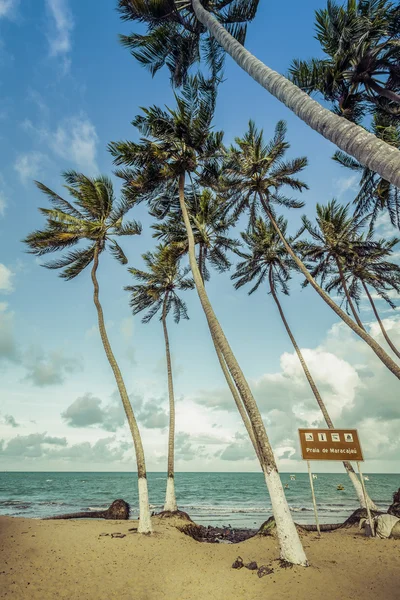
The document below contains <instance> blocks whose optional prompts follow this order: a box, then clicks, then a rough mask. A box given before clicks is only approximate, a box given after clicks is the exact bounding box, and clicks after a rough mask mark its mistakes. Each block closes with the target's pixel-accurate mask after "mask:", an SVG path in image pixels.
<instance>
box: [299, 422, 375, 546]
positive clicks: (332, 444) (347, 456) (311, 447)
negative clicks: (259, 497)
mask: <svg viewBox="0 0 400 600" xmlns="http://www.w3.org/2000/svg"><path fill="white" fill-rule="evenodd" d="M299 436H300V447H301V455H302V457H303V460H306V461H307V464H308V474H309V476H310V486H311V493H312V498H313V504H314V513H315V520H316V523H317V529H318V533H320V527H319V522H318V512H317V503H316V500H315V493H314V484H313V481H312V475H311V467H310V460H340V461H344V460H347V461H350V460H354V461H356V462H357V465H358V471H359V473H360V479H361V486H362V489H363V494H364V500H365V506H366V509H367V515H368V521H369V524H370V527H371V534H372V535H373V536H374V535H375V532H374V525H373V521H372V516H371V512H370V510H369V507H368V502H367V493H366V491H365V483H364V478H363V476H362V473H361V469H360V461H363V460H364V457H363V453H362V450H361V445H360V440H359V439H358V433H357V430H356V429H299Z"/></svg>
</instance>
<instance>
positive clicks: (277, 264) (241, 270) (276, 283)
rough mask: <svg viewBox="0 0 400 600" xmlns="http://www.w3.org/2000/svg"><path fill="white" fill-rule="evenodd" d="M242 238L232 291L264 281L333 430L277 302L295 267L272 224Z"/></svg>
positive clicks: (356, 481) (282, 223)
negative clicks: (243, 246)
mask: <svg viewBox="0 0 400 600" xmlns="http://www.w3.org/2000/svg"><path fill="white" fill-rule="evenodd" d="M277 223H278V226H279V229H280V230H281V232H282V234H283V235H284V236H286V230H287V221H286V220H285V219H284V218H283V217H279V218H278V220H277ZM241 235H242V238H243V240H244V242H245V244H246V245H247V247H248V250H249V252H248V253H244V252H241V256H242V258H243V259H244V260H243V261H242V262H240V263H239V264H238V265H237V266H236V270H235V272H234V274H233V275H232V279H235V280H236V283H235V288H236V289H239V288H241V287H242V286H244V285H246V284H248V283H250V282H254V281H255V284H254V285H253V287H252V288H251V289H250V291H249V294H252V293H253V292H255V291H256V290H257V289H258V288H259V287H260V285H261V284H262V283H264V281H265V280H268V285H269V293H270V294H271V295H272V297H273V299H274V301H275V304H276V306H277V308H278V311H279V314H280V317H281V319H282V322H283V324H284V326H285V329H286V331H287V334H288V336H289V338H290V341H291V342H292V345H293V347H294V349H295V351H296V354H297V356H298V359H299V361H300V364H301V366H302V369H303V371H304V374H305V376H306V378H307V381H308V383H309V385H310V388H311V390H312V392H313V394H314V397H315V399H316V401H317V403H318V406H319V408H320V409H321V412H322V414H323V417H324V419H325V422H326V424H327V426H328V427H329V429H334V425H333V423H332V419H331V418H330V416H329V413H328V410H327V408H326V406H325V403H324V401H323V399H322V397H321V394H320V392H319V390H318V387H317V385H316V383H315V381H314V379H313V377H312V375H311V373H310V370H309V368H308V366H307V363H306V361H305V360H304V356H303V354H302V352H301V350H300V348H299V346H298V344H297V342H296V339H295V337H294V335H293V333H292V331H291V329H290V326H289V323H288V322H287V319H286V317H285V314H284V312H283V309H282V306H281V303H280V301H279V298H278V292H279V290H280V291H281V292H282V293H283V294H285V295H289V285H288V282H289V280H290V278H291V272H292V270H297V266H296V264H295V263H294V261H293V259H292V258H291V257H290V256H289V254H288V253H287V250H286V248H285V246H284V245H283V243H282V240H281V239H280V237H279V236H278V234H277V232H276V230H275V228H274V227H273V225H272V224H271V223H269V224H267V223H266V222H265V221H264V220H263V219H262V218H258V219H257V220H256V222H255V224H254V227H253V228H251V230H250V231H248V232H246V233H242V234H241ZM290 243H291V246H292V248H293V249H294V250H296V249H297V248H296V246H297V245H298V244H297V242H296V241H293V240H291V241H290ZM343 465H344V468H345V469H346V471H347V473H348V475H349V477H350V479H351V482H352V483H353V485H354V488H355V491H356V494H357V497H358V500H359V502H360V505H361V507H365V500H364V494H363V489H362V485H361V483H360V480H359V479H358V477H357V475H356V473H355V472H354V469H353V467H352V465H351V463H350V462H348V461H343ZM367 502H368V504H369V507H370V508H371V509H374V510H377V508H376V506H375V504H374V503H373V502H372V501H371V500H370V498H368V496H367Z"/></svg>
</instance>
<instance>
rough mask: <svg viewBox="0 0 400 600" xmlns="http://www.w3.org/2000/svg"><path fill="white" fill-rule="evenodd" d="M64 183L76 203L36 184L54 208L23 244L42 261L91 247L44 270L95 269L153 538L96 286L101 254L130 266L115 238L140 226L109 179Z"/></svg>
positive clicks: (145, 523)
mask: <svg viewBox="0 0 400 600" xmlns="http://www.w3.org/2000/svg"><path fill="white" fill-rule="evenodd" d="M64 179H65V181H66V183H67V185H65V186H64V187H65V188H66V189H67V191H68V193H69V194H70V195H71V196H72V198H73V200H74V203H71V202H69V201H68V200H65V199H64V198H62V197H61V196H59V195H58V194H57V193H56V192H53V191H52V190H51V189H50V188H48V187H47V186H45V185H44V184H43V183H40V182H36V185H37V187H38V188H39V189H40V190H41V191H42V192H43V193H44V194H46V196H47V197H48V198H49V200H50V202H51V204H52V208H40V209H39V210H40V212H41V213H42V214H43V215H44V216H45V217H46V219H47V223H46V228H45V229H43V230H38V231H34V232H33V233H31V234H30V235H28V236H27V237H26V238H25V239H24V242H25V243H26V244H27V245H28V247H29V252H30V253H32V254H36V255H37V256H42V255H44V254H49V253H50V252H56V251H63V250H68V249H69V248H71V247H72V246H76V245H77V244H80V242H82V241H87V242H89V245H88V246H87V247H83V248H82V247H79V248H78V249H76V250H71V251H69V252H67V253H66V254H65V255H64V256H62V257H61V258H58V259H55V260H53V261H50V262H47V263H45V264H44V265H43V266H45V267H47V268H48V269H62V271H61V273H60V276H61V277H62V278H63V279H66V280H67V281H68V280H70V279H74V278H75V277H77V276H78V275H79V274H80V273H82V271H83V270H84V269H85V268H86V267H88V266H89V265H92V270H91V278H92V282H93V290H94V294H93V300H94V304H95V306H96V310H97V317H98V323H99V330H100V335H101V341H102V342H103V347H104V350H105V353H106V356H107V360H108V362H109V363H110V366H111V368H112V370H113V373H114V377H115V382H116V384H117V387H118V391H119V394H120V397H121V401H122V404H123V407H124V410H125V414H126V418H127V420H128V424H129V428H130V431H131V434H132V439H133V444H134V447H135V453H136V462H137V472H138V489H139V513H140V514H139V528H138V531H139V532H140V533H150V532H151V530H152V529H151V519H150V509H149V498H148V489H147V474H146V463H145V457H144V452H143V445H142V439H141V436H140V432H139V428H138V425H137V422H136V418H135V415H134V412H133V410H132V406H131V403H130V400H129V396H128V393H127V391H126V387H125V383H124V380H123V378H122V374H121V371H120V368H119V366H118V363H117V361H116V359H115V356H114V353H113V351H112V349H111V345H110V342H109V339H108V335H107V331H106V327H105V323H104V315H103V309H102V306H101V304H100V300H99V283H98V280H97V269H98V266H99V259H100V256H101V254H102V253H103V252H104V251H105V250H108V251H109V252H110V253H111V254H112V256H113V257H114V258H116V259H117V260H118V262H119V263H120V264H122V265H125V264H126V263H127V262H128V261H127V258H126V256H125V254H124V251H123V250H122V248H121V246H120V245H119V244H118V242H117V241H116V240H115V238H116V237H119V236H127V235H138V234H140V232H141V226H140V224H139V223H137V222H136V221H128V222H125V223H123V218H124V216H125V215H126V213H127V212H128V210H130V208H131V204H130V203H129V202H127V201H125V200H122V201H119V202H118V201H116V198H115V195H114V190H113V185H112V182H111V180H110V179H108V178H107V177H104V176H100V177H96V178H90V177H86V176H85V175H82V174H81V173H77V172H75V171H69V172H66V173H64Z"/></svg>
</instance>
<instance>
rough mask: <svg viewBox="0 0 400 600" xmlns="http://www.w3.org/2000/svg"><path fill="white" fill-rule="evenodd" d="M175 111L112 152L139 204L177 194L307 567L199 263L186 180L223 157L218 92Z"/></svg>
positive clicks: (185, 98) (301, 558)
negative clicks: (216, 118)
mask: <svg viewBox="0 0 400 600" xmlns="http://www.w3.org/2000/svg"><path fill="white" fill-rule="evenodd" d="M176 102H177V108H176V109H175V110H171V109H167V110H161V109H160V108H158V107H151V108H148V109H144V114H143V115H140V116H138V117H136V119H135V120H134V121H133V124H134V125H135V126H136V127H137V128H138V129H139V131H140V133H141V134H142V136H143V137H142V138H141V140H140V142H139V143H133V142H113V143H111V144H110V151H111V153H112V154H113V156H114V157H115V162H116V163H117V164H119V165H122V164H123V165H127V167H126V168H125V169H124V170H121V171H118V172H117V174H118V175H120V176H121V177H123V178H124V179H125V193H126V194H127V197H128V198H129V197H131V196H132V197H133V198H134V199H135V200H136V201H137V202H138V201H140V200H147V201H149V202H150V204H151V205H152V206H153V207H157V205H158V204H159V203H163V202H164V203H165V199H166V198H168V196H169V197H170V199H171V204H173V203H174V198H175V197H176V191H177V190H178V194H179V206H180V210H181V214H182V218H183V221H184V225H185V229H186V234H187V238H188V254H189V263H190V267H191V270H192V274H193V279H194V282H195V285H196V290H197V293H198V296H199V299H200V302H201V305H202V308H203V310H204V313H205V316H206V319H207V322H208V325H209V328H210V330H211V331H212V336H213V338H214V339H215V340H216V343H217V345H218V346H219V349H220V351H221V353H222V355H223V357H224V360H225V362H226V364H227V366H228V369H229V371H230V373H231V375H232V378H233V380H234V382H235V385H236V387H237V388H238V390H239V393H240V396H241V398H242V400H243V403H244V405H245V408H246V411H247V414H248V416H249V419H250V422H251V425H252V428H253V430H254V434H255V437H256V440H257V444H258V448H259V453H260V456H261V460H262V462H263V466H264V473H265V480H266V484H267V486H268V489H269V492H270V497H271V503H272V508H273V512H274V515H275V520H276V525H277V534H278V537H279V541H280V546H281V555H282V558H284V559H285V560H287V561H288V562H291V563H294V564H301V565H305V564H307V559H306V556H305V553H304V550H303V547H302V545H301V542H300V538H299V536H298V533H297V531H296V528H295V525H294V522H293V519H292V516H291V514H290V510H289V506H288V503H287V500H286V497H285V493H284V490H283V487H282V483H281V480H280V477H279V473H278V469H277V466H276V462H275V457H274V455H273V452H272V448H271V446H270V443H269V440H268V436H267V433H266V431H265V426H264V423H263V420H262V418H261V414H260V411H259V409H258V406H257V403H256V401H255V400H254V397H253V395H252V392H251V390H250V387H249V384H248V382H247V380H246V378H245V376H244V374H243V372H242V370H241V368H240V366H239V363H238V362H237V360H236V357H235V355H234V354H233V352H232V349H231V347H230V345H229V342H228V340H227V339H226V337H225V334H224V332H223V330H222V327H221V325H220V323H219V321H218V319H217V317H216V315H215V312H214V310H213V307H212V305H211V303H210V300H209V298H208V295H207V292H206V290H205V287H204V283H203V280H202V277H201V273H200V270H199V267H198V264H197V260H196V251H195V238H194V235H193V230H192V226H191V222H190V217H189V213H188V208H187V205H186V201H185V180H186V177H187V175H189V178H192V179H193V178H196V177H197V174H199V173H200V172H201V170H204V169H209V170H213V169H214V168H215V167H216V166H217V165H218V156H219V155H220V153H221V152H222V137H223V134H222V132H213V131H211V124H212V118H213V112H214V105H215V89H214V88H213V87H212V86H211V85H207V82H205V81H204V80H203V78H201V77H196V78H191V79H190V80H189V81H188V83H187V84H186V85H185V86H184V88H183V93H182V95H181V96H179V97H176Z"/></svg>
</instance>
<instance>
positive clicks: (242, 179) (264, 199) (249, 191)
mask: <svg viewBox="0 0 400 600" xmlns="http://www.w3.org/2000/svg"><path fill="white" fill-rule="evenodd" d="M286 131H287V130H286V123H285V122H284V121H278V123H277V125H276V127H275V133H274V136H273V138H272V139H271V140H270V141H268V142H266V141H265V139H264V132H263V130H262V129H261V130H258V129H257V127H256V125H255V123H254V121H250V122H249V128H248V130H247V131H246V133H245V134H244V136H243V137H242V138H239V137H237V138H235V143H236V146H231V148H230V149H229V151H228V154H227V156H226V160H225V161H224V165H223V176H222V179H221V182H220V184H221V185H222V187H223V189H224V191H225V193H226V194H227V196H228V198H229V200H230V205H231V208H232V209H233V212H234V215H235V216H236V217H237V216H239V215H240V214H241V213H242V212H243V211H248V212H249V215H250V224H253V223H254V222H255V220H256V218H257V216H258V215H259V213H260V208H264V210H265V208H266V207H268V209H269V210H272V211H273V206H272V205H273V204H276V205H280V206H284V207H286V208H301V207H302V206H304V203H303V202H301V201H299V200H293V199H291V198H288V197H286V196H283V195H282V194H281V193H280V191H279V190H280V188H282V187H283V186H288V187H289V188H291V189H293V190H296V191H299V192H301V191H302V190H305V189H308V186H307V184H306V183H304V182H303V181H301V180H300V179H298V178H297V177H296V175H297V173H299V172H300V171H302V170H303V169H304V168H305V167H306V165H307V158H306V157H300V158H295V159H293V160H284V156H285V153H286V151H287V150H288V149H289V148H290V144H289V142H288V141H287V140H286ZM261 212H264V211H263V210H262V211H261Z"/></svg>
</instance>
